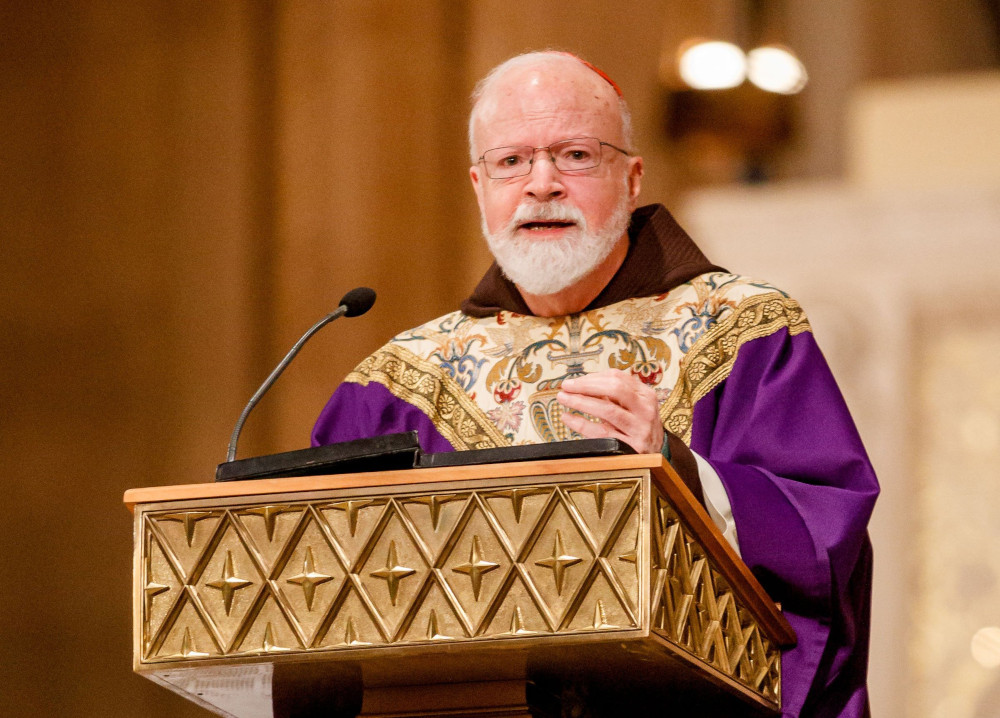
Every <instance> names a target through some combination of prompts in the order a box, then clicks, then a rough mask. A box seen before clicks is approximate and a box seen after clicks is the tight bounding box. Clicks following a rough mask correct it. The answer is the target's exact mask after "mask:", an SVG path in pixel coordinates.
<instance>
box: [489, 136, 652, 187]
mask: <svg viewBox="0 0 1000 718" xmlns="http://www.w3.org/2000/svg"><path fill="white" fill-rule="evenodd" d="M602 147H610V148H611V149H613V150H618V151H619V152H621V153H622V154H623V155H625V156H626V157H631V156H632V155H631V154H629V153H628V152H627V151H626V150H623V149H622V148H621V147H615V146H614V145H613V144H611V143H610V142H602V141H601V140H598V139H596V138H594V137H575V138H573V139H569V140H559V141H558V142H553V143H552V144H551V145H549V146H548V147H529V146H528V145H525V146H523V147H495V148H494V149H492V150H486V151H485V152H483V155H482V157H480V158H479V159H478V160H477V162H482V163H483V167H484V168H485V169H486V174H487V176H489V178H490V179H510V178H511V177H523V176H524V175H527V174H531V167H532V165H533V164H534V163H535V153H536V152H538V151H539V150H545V152H546V153H547V154H548V155H549V159H551V160H552V164H554V165H555V166H556V169H557V170H559V171H560V172H579V171H581V170H589V169H593V168H594V167H597V166H598V165H599V164H601V155H602V154H603V153H602V151H601V148H602Z"/></svg>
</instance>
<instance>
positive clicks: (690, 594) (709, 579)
mask: <svg viewBox="0 0 1000 718" xmlns="http://www.w3.org/2000/svg"><path fill="white" fill-rule="evenodd" d="M655 508H656V511H655V512H654V514H655V516H654V518H655V521H654V526H653V531H654V537H653V540H652V542H651V543H652V545H653V547H654V559H653V569H654V571H656V579H655V580H654V582H653V588H652V596H653V602H652V613H651V616H652V621H653V628H654V630H655V631H657V632H659V633H661V634H662V635H664V636H665V637H667V638H668V639H670V640H671V641H672V642H674V643H676V644H677V645H679V646H681V647H682V648H684V649H685V650H687V651H688V652H689V653H691V654H692V655H694V656H696V657H697V658H699V659H701V660H703V661H705V662H706V663H708V664H710V665H712V666H714V667H715V668H717V669H718V670H720V671H721V672H722V673H724V674H725V675H727V676H730V677H732V678H734V679H736V680H737V681H739V682H740V683H742V684H743V685H745V686H748V687H749V688H751V689H753V690H754V691H756V692H758V693H759V694H761V695H762V696H764V697H765V698H767V699H768V700H771V701H774V702H775V703H777V702H779V696H780V665H781V664H780V651H779V650H778V648H777V647H776V646H774V645H773V644H772V643H771V642H770V641H768V640H767V639H766V638H765V637H764V636H763V635H762V633H761V632H760V629H759V627H758V626H757V624H756V622H755V621H754V619H753V618H752V616H751V615H750V613H749V612H748V611H746V610H745V609H741V608H740V607H739V606H738V605H737V600H736V597H735V596H734V594H733V592H732V589H731V588H730V586H729V584H728V582H727V581H726V580H725V578H724V577H723V576H722V575H721V574H720V573H719V571H718V570H717V569H716V568H715V567H714V566H713V565H712V560H711V559H710V558H709V557H708V555H707V554H706V553H705V551H704V549H703V548H702V547H701V546H700V545H699V544H698V542H697V541H696V540H695V539H694V538H693V536H692V535H691V533H690V532H689V531H688V529H687V528H686V527H685V526H684V524H683V523H682V521H681V519H680V518H679V516H678V515H677V513H676V512H675V511H674V509H673V508H672V507H671V506H670V504H669V503H667V502H666V501H665V500H664V499H663V497H662V496H657V497H656V501H655Z"/></svg>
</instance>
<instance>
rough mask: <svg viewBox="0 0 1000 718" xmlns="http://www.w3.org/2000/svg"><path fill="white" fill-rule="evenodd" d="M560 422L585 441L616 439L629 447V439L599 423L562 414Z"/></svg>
mask: <svg viewBox="0 0 1000 718" xmlns="http://www.w3.org/2000/svg"><path fill="white" fill-rule="evenodd" d="M562 422H563V424H565V425H566V428H567V429H569V430H570V431H575V432H576V433H577V434H580V435H581V436H582V437H584V438H585V439H618V440H619V441H623V442H625V443H626V444H629V446H631V445H632V444H631V441H630V440H629V437H627V436H626V435H625V434H623V433H622V432H620V431H617V430H615V428H614V427H613V426H610V425H608V424H606V423H604V422H601V421H589V420H588V419H585V418H584V417H582V416H578V415H576V414H563V415H562Z"/></svg>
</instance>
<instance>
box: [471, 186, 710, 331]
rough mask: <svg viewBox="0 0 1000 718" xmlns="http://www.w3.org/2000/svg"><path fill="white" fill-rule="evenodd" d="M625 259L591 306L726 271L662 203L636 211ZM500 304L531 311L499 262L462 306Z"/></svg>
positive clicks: (483, 312) (484, 309) (482, 311)
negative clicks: (708, 255) (706, 252)
mask: <svg viewBox="0 0 1000 718" xmlns="http://www.w3.org/2000/svg"><path fill="white" fill-rule="evenodd" d="M628 239H629V247H628V254H627V255H626V256H625V261H624V262H622V266H621V267H619V268H618V271H617V272H616V273H615V276H614V277H612V278H611V281H610V282H608V285H607V286H606V287H605V288H604V289H603V290H601V293H600V294H599V295H597V298H596V299H594V301H593V302H591V303H590V305H589V306H588V307H587V309H598V308H600V307H606V306H608V305H609V304H615V303H616V302H621V301H624V300H626V299H631V298H633V297H649V296H653V295H656V294H664V293H666V292H669V291H670V290H671V289H673V288H674V287H677V286H679V285H681V284H684V282H687V281H690V280H691V279H694V278H695V277H697V276H698V275H699V274H704V273H705V272H713V271H725V270H724V269H722V267H718V266H716V265H714V264H712V263H711V262H709V261H708V259H707V258H706V257H705V255H704V254H702V252H701V250H700V249H698V247H697V246H696V245H695V243H694V242H693V241H692V240H691V238H690V237H689V236H688V235H687V232H685V231H684V230H683V229H681V226H680V225H679V224H677V220H675V219H674V218H673V216H672V215H671V214H670V212H669V211H667V208H666V207H664V206H663V205H661V204H650V205H646V206H645V207H640V208H639V209H637V210H636V211H635V212H633V213H632V221H631V223H630V224H629V228H628ZM501 310H506V311H509V312H516V313H518V314H526V315H530V314H531V310H530V309H528V305H527V304H525V303H524V299H522V298H521V293H520V292H519V291H518V290H517V287H515V286H514V283H513V282H511V281H510V280H509V279H507V277H505V276H504V274H503V272H502V271H501V270H500V267H498V266H497V263H496V262H494V263H493V264H492V265H491V266H490V268H489V269H488V270H487V271H486V276H484V277H483V278H482V280H481V281H480V282H479V286H477V287H476V289H475V291H474V292H473V293H472V296H471V297H469V298H468V299H466V300H464V301H463V302H462V311H463V312H465V313H466V314H469V315H471V316H473V317H488V316H492V315H493V314H496V313H497V312H499V311H501Z"/></svg>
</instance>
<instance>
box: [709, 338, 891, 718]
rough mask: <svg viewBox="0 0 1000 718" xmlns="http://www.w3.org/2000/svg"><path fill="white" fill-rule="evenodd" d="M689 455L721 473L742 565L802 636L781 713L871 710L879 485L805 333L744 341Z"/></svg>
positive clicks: (788, 665) (787, 669) (843, 716)
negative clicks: (873, 529)
mask: <svg viewBox="0 0 1000 718" xmlns="http://www.w3.org/2000/svg"><path fill="white" fill-rule="evenodd" d="M691 448H692V449H693V450H694V451H696V452H698V453H699V454H701V455H702V456H703V457H705V458H706V459H707V460H708V461H709V462H710V463H711V464H712V466H713V467H714V468H715V470H716V471H717V472H718V474H719V476H720V478H721V479H722V482H723V484H724V485H725V487H726V491H727V493H728V494H729V498H730V501H731V503H732V508H733V518H734V519H735V521H736V529H737V533H738V535H739V542H740V550H741V553H742V555H743V559H744V560H745V561H746V563H747V565H748V566H749V567H750V569H751V570H752V571H753V573H754V575H756V576H757V578H758V579H759V580H760V581H761V583H762V584H763V585H764V587H765V588H766V589H767V590H768V592H769V594H770V595H771V597H772V598H773V599H774V600H776V601H779V602H781V603H782V607H783V609H784V611H785V614H786V617H787V618H788V619H789V622H790V623H791V624H792V626H793V627H794V628H795V630H796V633H797V634H798V639H799V643H798V645H797V646H796V647H795V648H794V649H792V650H790V651H788V652H787V653H786V654H785V658H784V680H783V685H784V705H785V715H787V716H797V715H799V714H800V711H801V712H802V715H809V716H830V717H834V716H836V717H838V718H847V717H851V718H854V717H856V716H865V715H867V710H868V709H867V689H866V686H865V683H866V672H867V661H868V655H867V647H868V620H869V604H870V590H871V547H870V544H869V542H868V535H867V529H866V527H867V524H868V519H869V516H870V515H871V511H872V507H873V505H874V503H875V497H876V496H877V495H878V482H877V480H876V478H875V474H874V472H873V470H872V467H871V464H870V462H869V460H868V456H867V454H866V453H865V450H864V447H863V446H862V443H861V439H860V437H859V436H858V433H857V430H856V429H855V427H854V423H853V421H852V420H851V417H850V414H849V413H848V410H847V406H846V405H845V403H844V401H843V398H842V397H841V394H840V391H839V389H838V388H837V385H836V383H835V381H834V379H833V376H832V375H831V373H830V370H829V368H828V367H827V364H826V361H825V359H824V358H823V355H822V353H821V352H820V350H819V348H818V347H817V346H816V343H815V341H814V339H813V336H812V334H811V333H809V332H805V333H802V334H798V335H796V336H794V337H791V336H789V334H788V332H787V330H781V331H780V332H777V333H775V334H772V335H770V336H767V337H764V338H760V339H755V340H752V341H750V342H747V343H746V344H744V345H743V346H742V347H741V348H740V350H739V353H738V356H737V359H736V363H735V365H734V366H733V370H732V372H731V373H730V375H729V377H728V378H727V379H726V380H725V381H724V382H723V383H722V384H721V385H720V386H718V387H716V389H715V390H714V391H713V392H711V393H710V394H708V395H707V396H705V397H704V398H703V399H701V400H700V401H699V402H698V403H697V405H696V406H695V410H694V417H693V429H692V435H691Z"/></svg>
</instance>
